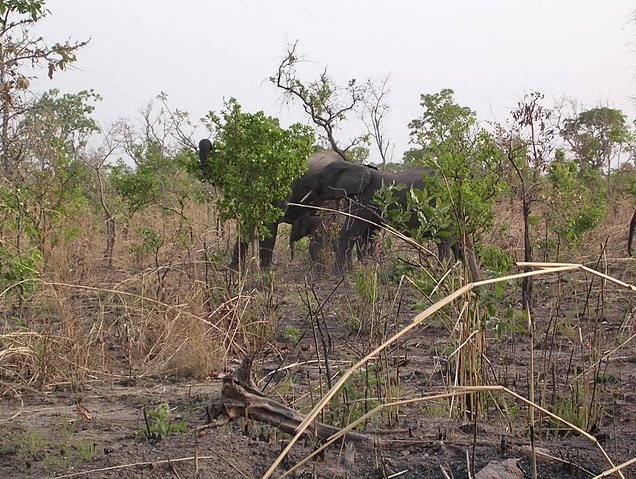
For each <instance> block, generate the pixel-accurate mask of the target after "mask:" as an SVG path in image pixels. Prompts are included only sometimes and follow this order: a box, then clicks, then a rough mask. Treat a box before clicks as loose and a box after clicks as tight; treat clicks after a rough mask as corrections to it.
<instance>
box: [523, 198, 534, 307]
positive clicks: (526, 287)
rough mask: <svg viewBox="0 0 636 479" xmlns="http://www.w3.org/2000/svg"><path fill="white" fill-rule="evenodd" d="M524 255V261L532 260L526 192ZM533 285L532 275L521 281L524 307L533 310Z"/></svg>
mask: <svg viewBox="0 0 636 479" xmlns="http://www.w3.org/2000/svg"><path fill="white" fill-rule="evenodd" d="M523 257H524V261H526V262H528V263H529V262H532V261H533V253H532V243H531V242H530V203H529V202H528V199H527V198H526V195H525V194H524V197H523ZM532 286H533V281H532V277H531V276H526V277H525V278H523V282H522V283H521V295H522V300H523V309H524V310H526V311H531V310H532Z"/></svg>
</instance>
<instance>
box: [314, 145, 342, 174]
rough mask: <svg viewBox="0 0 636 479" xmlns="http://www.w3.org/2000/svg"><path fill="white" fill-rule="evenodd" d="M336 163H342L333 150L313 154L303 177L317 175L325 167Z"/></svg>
mask: <svg viewBox="0 0 636 479" xmlns="http://www.w3.org/2000/svg"><path fill="white" fill-rule="evenodd" d="M336 161H344V160H343V159H342V158H341V157H340V155H339V154H338V153H336V152H335V151H333V150H325V151H319V152H317V153H314V154H313V155H311V156H310V157H309V160H308V163H309V168H308V169H307V171H306V172H305V175H314V174H316V173H319V172H320V171H322V170H323V168H325V166H327V165H329V164H330V163H333V162H336Z"/></svg>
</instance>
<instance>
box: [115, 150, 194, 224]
mask: <svg viewBox="0 0 636 479" xmlns="http://www.w3.org/2000/svg"><path fill="white" fill-rule="evenodd" d="M132 154H133V157H134V160H135V167H133V166H131V165H129V164H128V163H126V162H125V161H123V160H121V159H120V160H118V161H117V162H116V163H115V164H114V165H110V166H109V167H108V177H109V180H110V183H111V185H112V186H113V188H114V189H115V191H116V192H117V194H118V195H119V196H120V198H121V200H122V202H123V204H124V205H125V207H126V209H127V214H128V215H129V216H132V215H133V214H134V213H136V212H137V211H140V210H143V209H144V208H146V207H148V206H150V205H158V206H160V207H162V208H164V209H169V208H172V207H173V206H174V205H177V204H179V203H180V202H183V200H185V199H186V198H199V197H200V196H201V194H200V192H199V191H198V190H197V188H196V185H194V184H193V182H192V175H191V174H190V173H189V172H188V171H189V170H191V166H190V165H191V164H192V163H193V162H194V161H195V160H194V153H193V152H191V151H190V150H189V149H188V150H185V149H182V150H179V151H177V152H175V153H172V152H169V151H166V148H165V147H164V146H163V145H161V144H160V143H159V142H157V141H155V140H149V141H147V142H145V143H140V144H136V145H134V146H133V147H132Z"/></svg>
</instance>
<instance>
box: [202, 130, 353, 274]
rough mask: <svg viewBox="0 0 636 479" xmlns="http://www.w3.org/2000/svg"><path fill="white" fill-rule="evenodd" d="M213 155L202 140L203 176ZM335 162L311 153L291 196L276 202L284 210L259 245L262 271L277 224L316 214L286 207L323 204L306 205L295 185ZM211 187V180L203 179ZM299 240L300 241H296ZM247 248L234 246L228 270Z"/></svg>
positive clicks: (243, 244) (329, 154)
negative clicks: (209, 182)
mask: <svg viewBox="0 0 636 479" xmlns="http://www.w3.org/2000/svg"><path fill="white" fill-rule="evenodd" d="M211 151H212V142H211V141H210V140H208V139H203V140H201V141H200V142H199V167H200V168H201V171H202V172H204V174H205V172H206V170H207V164H208V156H209V154H210V152H211ZM334 161H343V160H342V159H341V157H340V155H338V153H336V152H335V151H321V152H318V153H314V154H313V155H311V157H309V159H308V161H307V163H308V168H307V171H306V172H305V173H304V174H303V175H302V176H301V177H300V178H299V179H298V180H296V181H295V182H294V183H293V184H292V192H291V194H290V195H289V196H288V197H287V198H286V199H285V201H281V202H277V203H276V206H277V207H279V208H280V209H281V210H283V213H284V214H283V216H282V217H281V218H280V219H279V220H278V221H277V222H276V223H272V224H269V225H267V230H268V231H269V236H268V237H267V238H265V239H263V240H261V241H260V243H259V253H260V264H261V267H262V268H268V267H269V266H271V263H272V257H273V252H274V246H275V244H276V236H277V234H278V225H279V224H280V223H289V224H291V225H293V224H294V222H295V221H296V220H298V219H299V218H301V217H303V216H313V215H314V214H315V210H313V209H310V208H303V207H298V206H291V205H288V203H299V204H300V203H304V204H306V205H313V206H318V205H320V204H322V202H321V201H319V200H318V201H313V200H312V201H307V199H304V201H303V196H304V193H303V194H301V192H300V190H299V189H298V185H299V184H301V181H302V179H303V178H304V177H306V176H314V175H317V174H320V173H321V172H322V170H323V169H325V168H326V167H327V166H328V165H329V164H331V163H332V162H334ZM206 179H208V180H210V181H211V182H212V183H214V179H213V178H206ZM298 239H300V237H299V238H298ZM247 248H248V244H247V243H246V242H242V241H238V240H237V242H236V243H235V245H234V250H233V252H232V261H231V262H230V265H229V266H230V268H233V269H236V268H238V266H239V264H242V263H243V262H244V259H245V255H246V253H247Z"/></svg>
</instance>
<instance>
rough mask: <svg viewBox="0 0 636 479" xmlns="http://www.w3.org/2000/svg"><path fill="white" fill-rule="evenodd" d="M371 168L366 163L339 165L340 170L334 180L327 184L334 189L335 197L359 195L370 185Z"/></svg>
mask: <svg viewBox="0 0 636 479" xmlns="http://www.w3.org/2000/svg"><path fill="white" fill-rule="evenodd" d="M370 181H371V170H369V168H367V167H366V166H364V165H353V164H351V163H346V164H344V165H343V164H341V165H339V171H338V172H337V174H336V175H335V176H334V182H333V184H331V185H327V186H328V187H329V188H330V189H331V190H332V191H333V196H334V199H341V198H345V197H347V196H359V195H360V194H362V192H363V191H364V190H365V189H366V188H367V187H368V186H369V182H370Z"/></svg>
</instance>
